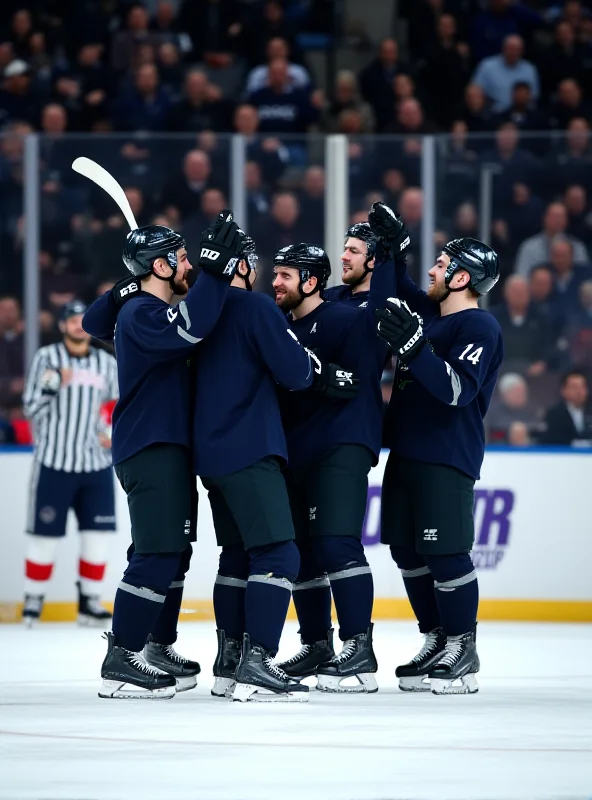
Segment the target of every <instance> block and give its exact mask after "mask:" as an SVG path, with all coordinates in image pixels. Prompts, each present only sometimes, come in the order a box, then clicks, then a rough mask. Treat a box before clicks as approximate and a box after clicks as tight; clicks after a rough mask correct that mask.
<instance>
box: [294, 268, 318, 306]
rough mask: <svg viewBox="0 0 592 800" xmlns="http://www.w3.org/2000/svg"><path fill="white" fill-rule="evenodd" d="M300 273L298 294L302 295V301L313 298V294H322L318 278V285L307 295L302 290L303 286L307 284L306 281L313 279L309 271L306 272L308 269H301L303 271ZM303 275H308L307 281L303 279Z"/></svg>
mask: <svg viewBox="0 0 592 800" xmlns="http://www.w3.org/2000/svg"><path fill="white" fill-rule="evenodd" d="M299 273H300V283H299V284H298V294H299V295H300V297H301V299H302V300H306V298H307V297H312V296H313V294H316V293H317V292H320V291H321V285H320V281H319V279H318V277H317V285H316V286H315V287H314V289H313V290H312V292H309V293H308V294H307V293H306V292H305V291H304V290H303V289H302V286H303V285H304V284H305V283H306V281H308V280H310V278H311V275H310V273H309V272H308V270H306V269H301V270H299ZM303 273H307V277H306V278H305V279H303ZM314 277H316V276H314ZM323 288H324V287H323Z"/></svg>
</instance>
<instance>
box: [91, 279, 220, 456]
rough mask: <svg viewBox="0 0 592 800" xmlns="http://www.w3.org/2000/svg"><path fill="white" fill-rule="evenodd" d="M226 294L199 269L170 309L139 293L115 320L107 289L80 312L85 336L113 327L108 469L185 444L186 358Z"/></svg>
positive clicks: (103, 335)
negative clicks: (159, 447)
mask: <svg viewBox="0 0 592 800" xmlns="http://www.w3.org/2000/svg"><path fill="white" fill-rule="evenodd" d="M227 294H228V283H227V282H226V281H222V280H220V279H219V278H217V277H215V276H213V275H210V274H208V273H206V272H202V273H201V274H200V276H199V278H198V279H197V281H196V283H195V286H193V287H192V288H191V289H190V291H189V292H188V294H187V297H186V298H185V300H183V301H182V302H181V303H179V305H177V306H170V305H168V303H165V302H164V300H160V299H159V298H158V297H155V296H154V295H152V294H149V293H147V292H140V293H139V294H138V295H136V296H135V297H132V298H131V299H130V300H128V302H127V303H126V304H125V305H124V306H123V307H122V308H121V311H119V315H117V310H116V308H115V305H114V303H113V300H112V299H111V297H110V292H107V294H105V295H103V296H102V297H100V298H99V299H98V300H95V302H94V303H93V304H92V306H91V307H90V308H89V309H88V310H87V312H86V314H85V315H84V318H83V321H82V324H83V327H84V330H85V331H86V332H87V333H90V334H91V336H94V337H96V338H97V339H102V340H104V341H105V340H107V341H108V340H109V339H111V338H112V337H113V330H114V328H115V356H116V358H117V376H118V381H119V400H118V402H117V405H116V406H115V409H114V411H113V438H112V453H113V463H114V464H119V463H120V462H121V461H124V460H125V459H126V458H129V457H130V456H132V455H134V453H137V452H138V451H140V450H143V449H144V448H145V447H148V446H149V445H151V444H156V443H157V442H166V443H168V444H181V445H185V446H187V447H189V446H190V444H191V415H192V408H191V396H190V387H191V371H190V356H191V354H192V351H193V348H194V347H195V345H196V344H197V343H198V342H200V341H201V340H202V339H203V338H204V336H207V335H208V333H210V331H211V330H212V328H213V327H214V326H215V324H216V322H217V321H218V317H219V316H220V312H221V310H222V306H223V305H224V301H225V300H226V296H227Z"/></svg>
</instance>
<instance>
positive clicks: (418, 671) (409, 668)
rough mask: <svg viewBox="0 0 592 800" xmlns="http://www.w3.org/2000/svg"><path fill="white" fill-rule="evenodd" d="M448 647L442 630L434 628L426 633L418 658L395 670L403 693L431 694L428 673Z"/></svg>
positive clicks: (415, 657)
mask: <svg viewBox="0 0 592 800" xmlns="http://www.w3.org/2000/svg"><path fill="white" fill-rule="evenodd" d="M445 647H446V634H445V633H444V631H443V630H442V628H434V630H433V631H430V632H429V633H426V634H425V636H424V643H423V646H422V648H421V650H420V651H419V653H418V654H417V655H416V656H413V658H412V659H411V661H409V663H408V664H401V666H400V667H397V669H396V670H395V675H396V676H397V678H398V679H399V689H401V691H402V692H429V691H430V690H431V687H430V682H429V680H428V679H427V677H428V672H429V671H430V669H431V668H432V667H433V666H434V664H435V663H436V662H437V661H438V659H439V658H440V656H441V655H442V653H443V651H444V648H445Z"/></svg>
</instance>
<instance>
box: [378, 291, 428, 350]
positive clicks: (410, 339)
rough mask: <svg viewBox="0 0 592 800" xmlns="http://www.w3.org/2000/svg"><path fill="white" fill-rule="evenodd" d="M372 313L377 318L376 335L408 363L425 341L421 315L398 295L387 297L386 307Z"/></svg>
mask: <svg viewBox="0 0 592 800" xmlns="http://www.w3.org/2000/svg"><path fill="white" fill-rule="evenodd" d="M374 313H375V314H376V318H377V319H378V335H379V336H380V338H381V339H384V340H385V342H387V343H388V344H389V345H390V347H391V348H392V349H393V350H394V351H395V352H396V353H397V355H398V356H399V358H400V359H401V361H403V362H404V363H405V364H408V363H409V362H410V361H412V360H413V359H414V358H415V356H417V354H418V353H419V352H420V350H421V348H422V347H423V346H424V344H425V343H426V338H425V336H424V334H423V324H422V319H421V317H420V316H419V315H418V314H416V313H415V312H413V311H411V310H410V308H409V306H408V305H407V303H405V302H402V301H401V300H399V298H398V297H389V299H388V300H387V302H386V308H379V309H377V310H376V311H375V312H374Z"/></svg>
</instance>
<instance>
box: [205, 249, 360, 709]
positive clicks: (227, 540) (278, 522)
mask: <svg viewBox="0 0 592 800" xmlns="http://www.w3.org/2000/svg"><path fill="white" fill-rule="evenodd" d="M248 244H249V245H250V244H251V243H248ZM246 250H247V252H243V253H242V255H243V256H244V257H243V258H241V260H240V263H239V266H238V269H237V272H236V274H235V276H234V278H233V280H232V283H231V288H230V292H229V295H228V299H227V301H226V304H225V306H224V310H223V311H222V314H221V316H220V321H219V323H218V325H217V327H216V331H215V332H214V334H213V335H212V336H210V337H208V338H207V339H206V340H205V341H204V342H203V344H202V345H200V347H199V349H198V351H197V371H198V375H199V380H198V381H197V384H196V390H195V391H196V396H195V409H196V419H195V425H194V459H195V471H196V473H197V474H198V475H199V476H200V477H201V479H202V482H203V485H204V486H205V488H206V489H207V490H208V494H209V500H210V505H211V508H212V515H213V519H214V527H215V530H216V537H217V541H218V544H219V545H220V546H221V547H222V552H221V554H220V563H219V569H218V575H217V577H216V583H215V588H214V610H215V614H216V625H217V629H218V645H219V650H218V657H217V659H216V664H215V665H214V675H215V678H216V681H215V685H214V689H213V690H212V693H213V694H214V695H218V696H222V695H224V694H225V693H227V694H230V693H231V692H232V698H233V700H238V701H243V702H244V701H270V700H272V701H273V700H275V701H277V700H282V701H306V700H308V687H307V686H303V685H301V684H300V683H299V682H298V681H294V680H292V679H291V678H290V677H289V676H288V675H287V674H286V673H285V672H284V671H283V670H281V669H279V668H278V667H277V666H276V665H274V663H273V658H274V656H275V655H276V654H277V651H278V647H279V641H280V637H281V633H282V629H283V626H284V622H285V618H286V614H287V611H288V605H289V602H290V596H291V590H292V583H293V581H294V580H295V579H296V576H297V575H298V570H299V566H300V558H299V555H298V549H297V548H296V545H295V544H294V526H293V522H292V517H291V513H290V503H289V500H288V494H287V490H286V485H285V481H284V478H283V476H282V471H281V470H282V467H283V466H285V463H286V459H287V454H288V453H287V447H286V439H285V436H284V431H283V428H282V422H281V417H280V409H279V403H278V397H277V385H278V384H279V385H280V386H282V387H284V388H285V389H286V390H289V391H290V392H292V393H293V394H294V395H295V396H297V397H298V399H299V401H300V402H303V403H305V402H306V398H307V397H309V396H311V397H339V398H342V402H347V400H349V399H350V398H351V397H352V396H354V395H355V392H356V390H357V386H356V382H355V379H354V378H353V377H352V375H351V374H350V373H345V372H343V371H342V370H340V369H339V368H338V367H336V366H335V365H334V364H330V363H327V362H325V363H322V364H321V363H319V360H318V359H317V358H315V357H313V356H311V354H310V353H309V352H307V351H306V350H305V349H304V348H303V347H302V345H301V344H300V343H299V342H298V339H297V338H296V336H295V335H294V334H293V333H292V331H291V330H290V329H289V327H288V325H287V323H286V318H285V316H284V315H283V314H282V313H281V312H280V310H279V309H278V308H276V306H275V304H274V303H273V301H272V300H270V298H268V297H267V296H266V295H264V294H259V293H256V292H252V291H251V290H252V288H253V284H254V282H255V279H256V275H257V273H256V269H255V265H256V261H255V258H254V253H253V252H252V245H251V246H247V248H246ZM306 389H310V391H309V392H305V391H303V390H306ZM295 390H301V391H295ZM297 402H298V401H297ZM241 642H242V653H241V649H240V646H241ZM239 656H240V660H239ZM232 690H233V691H232Z"/></svg>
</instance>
